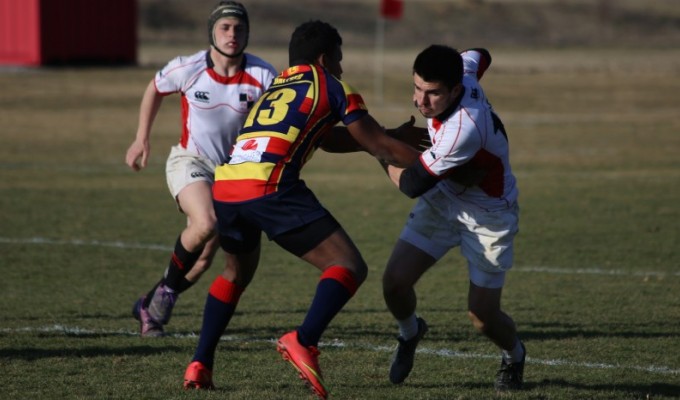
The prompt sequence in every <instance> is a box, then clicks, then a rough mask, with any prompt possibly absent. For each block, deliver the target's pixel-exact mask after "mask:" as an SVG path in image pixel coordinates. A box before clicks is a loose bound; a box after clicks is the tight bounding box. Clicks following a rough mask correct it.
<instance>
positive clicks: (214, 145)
mask: <svg viewBox="0 0 680 400" xmlns="http://www.w3.org/2000/svg"><path fill="white" fill-rule="evenodd" d="M243 62H244V66H243V69H242V70H241V71H239V72H238V74H236V75H235V76H233V77H229V78H227V77H224V76H220V75H218V74H217V73H216V72H215V71H214V70H213V63H212V60H211V59H210V54H209V52H208V51H206V50H203V51H200V52H198V53H196V54H193V55H191V56H188V57H176V58H175V59H173V60H171V61H170V62H169V63H168V64H167V65H166V66H165V67H163V69H161V70H160V71H158V72H157V73H156V77H155V84H156V90H157V91H158V93H160V94H161V95H169V94H172V93H177V92H179V93H181V94H182V99H181V102H182V136H181V138H180V145H181V146H182V147H183V148H184V149H186V150H189V151H192V152H194V153H196V154H199V155H201V156H203V157H206V158H208V159H210V160H212V161H213V162H214V163H215V164H217V165H219V164H221V163H223V162H225V161H226V160H227V159H228V155H229V152H230V151H231V147H232V145H233V143H234V140H235V138H236V136H237V135H238V131H239V129H240V128H241V126H242V124H243V121H244V120H245V117H246V115H247V114H248V112H249V111H250V109H251V108H252V106H253V104H254V103H255V101H257V99H259V98H260V95H262V93H263V92H264V91H265V90H266V89H267V88H268V87H269V85H270V84H271V82H272V80H273V79H274V77H275V76H276V71H275V70H274V68H273V67H272V66H271V65H270V64H269V63H267V62H265V61H263V60H262V59H261V58H259V57H256V56H254V55H251V54H245V56H244V60H243Z"/></svg>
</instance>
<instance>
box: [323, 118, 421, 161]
mask: <svg viewBox="0 0 680 400" xmlns="http://www.w3.org/2000/svg"><path fill="white" fill-rule="evenodd" d="M415 121H416V119H415V117H413V116H411V118H410V119H409V120H408V121H406V122H404V123H403V124H401V125H399V126H398V127H396V128H391V129H386V130H385V133H386V134H387V136H390V137H393V138H395V139H397V140H399V141H401V142H404V143H406V144H408V145H409V146H411V147H413V148H414V149H416V150H424V149H426V148H428V147H430V137H429V134H428V133H427V128H419V127H417V126H414V124H415ZM321 149H322V150H324V151H327V152H329V153H353V152H357V151H366V149H364V148H363V147H362V146H361V145H360V144H359V142H357V141H356V139H355V138H354V137H353V136H352V135H351V134H350V132H349V130H348V129H347V127H345V126H335V127H333V129H332V130H331V132H329V133H328V134H327V135H326V138H325V139H324V141H323V143H322V144H321Z"/></svg>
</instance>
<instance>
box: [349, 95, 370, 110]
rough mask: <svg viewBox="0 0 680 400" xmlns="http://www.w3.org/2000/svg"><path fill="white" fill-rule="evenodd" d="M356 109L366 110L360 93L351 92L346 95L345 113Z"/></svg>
mask: <svg viewBox="0 0 680 400" xmlns="http://www.w3.org/2000/svg"><path fill="white" fill-rule="evenodd" d="M357 110H366V104H364V99H363V98H362V97H361V95H360V94H357V93H352V94H350V95H348V96H347V111H346V112H345V114H349V113H351V112H352V111H357Z"/></svg>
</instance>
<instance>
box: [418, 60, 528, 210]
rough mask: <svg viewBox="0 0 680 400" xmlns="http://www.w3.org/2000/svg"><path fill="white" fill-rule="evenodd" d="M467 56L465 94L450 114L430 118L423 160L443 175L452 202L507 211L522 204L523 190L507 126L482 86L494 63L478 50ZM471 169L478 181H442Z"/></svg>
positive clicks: (442, 186)
mask: <svg viewBox="0 0 680 400" xmlns="http://www.w3.org/2000/svg"><path fill="white" fill-rule="evenodd" d="M461 55H462V57H463V70H464V75H463V82H462V83H463V86H464V88H465V89H464V90H465V92H464V94H463V96H462V98H461V100H460V103H459V104H458V105H457V106H455V107H452V108H451V109H450V112H449V113H444V114H445V115H440V116H439V117H438V118H430V119H428V121H427V125H428V131H429V134H430V140H431V142H432V147H430V148H429V149H427V150H425V151H423V153H422V155H421V157H420V162H421V163H422V165H423V167H424V168H425V170H427V172H428V173H429V174H430V175H431V176H434V177H437V178H439V181H438V183H437V185H438V186H439V188H440V189H441V190H442V191H443V192H444V193H445V194H447V196H448V197H450V198H451V199H452V200H456V201H461V202H463V203H466V204H468V205H476V206H478V207H480V208H483V209H486V210H498V209H504V208H507V207H508V206H510V205H512V204H514V203H515V202H516V200H517V195H518V192H517V188H516V186H515V177H514V176H513V174H512V170H511V168H510V159H509V158H510V157H509V147H508V138H507V135H506V132H505V128H504V127H503V124H502V122H501V120H500V118H498V116H497V115H496V114H495V113H494V112H493V109H492V107H491V105H490V104H489V102H488V100H487V98H486V96H485V94H484V91H483V90H482V87H481V86H480V85H479V79H481V77H482V75H483V74H484V71H485V70H486V68H487V67H488V61H487V58H486V57H482V54H480V52H479V51H476V50H469V51H465V52H463V53H461ZM467 167H473V168H474V169H475V170H477V171H481V172H482V173H481V176H479V177H478V178H477V179H476V181H475V183H474V185H466V184H463V183H459V182H455V180H453V179H442V178H444V177H446V176H451V175H454V174H456V173H457V169H464V168H467Z"/></svg>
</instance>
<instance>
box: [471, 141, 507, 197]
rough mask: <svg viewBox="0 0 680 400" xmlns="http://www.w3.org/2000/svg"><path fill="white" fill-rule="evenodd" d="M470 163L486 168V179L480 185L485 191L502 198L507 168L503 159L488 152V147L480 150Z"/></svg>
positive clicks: (476, 166)
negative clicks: (504, 166)
mask: <svg viewBox="0 0 680 400" xmlns="http://www.w3.org/2000/svg"><path fill="white" fill-rule="evenodd" d="M470 163H471V164H472V165H473V166H474V167H475V168H479V169H483V170H486V171H487V173H486V176H485V177H484V180H482V182H481V183H480V184H479V185H478V186H479V187H480V188H481V189H482V190H483V191H484V193H486V194H488V195H489V196H492V197H498V198H500V197H501V196H503V190H504V189H505V169H504V168H503V162H502V161H501V159H500V158H499V157H498V156H496V155H495V154H492V153H490V152H488V151H487V150H486V149H481V150H479V151H478V152H477V153H476V154H475V156H474V157H472V160H470Z"/></svg>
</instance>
